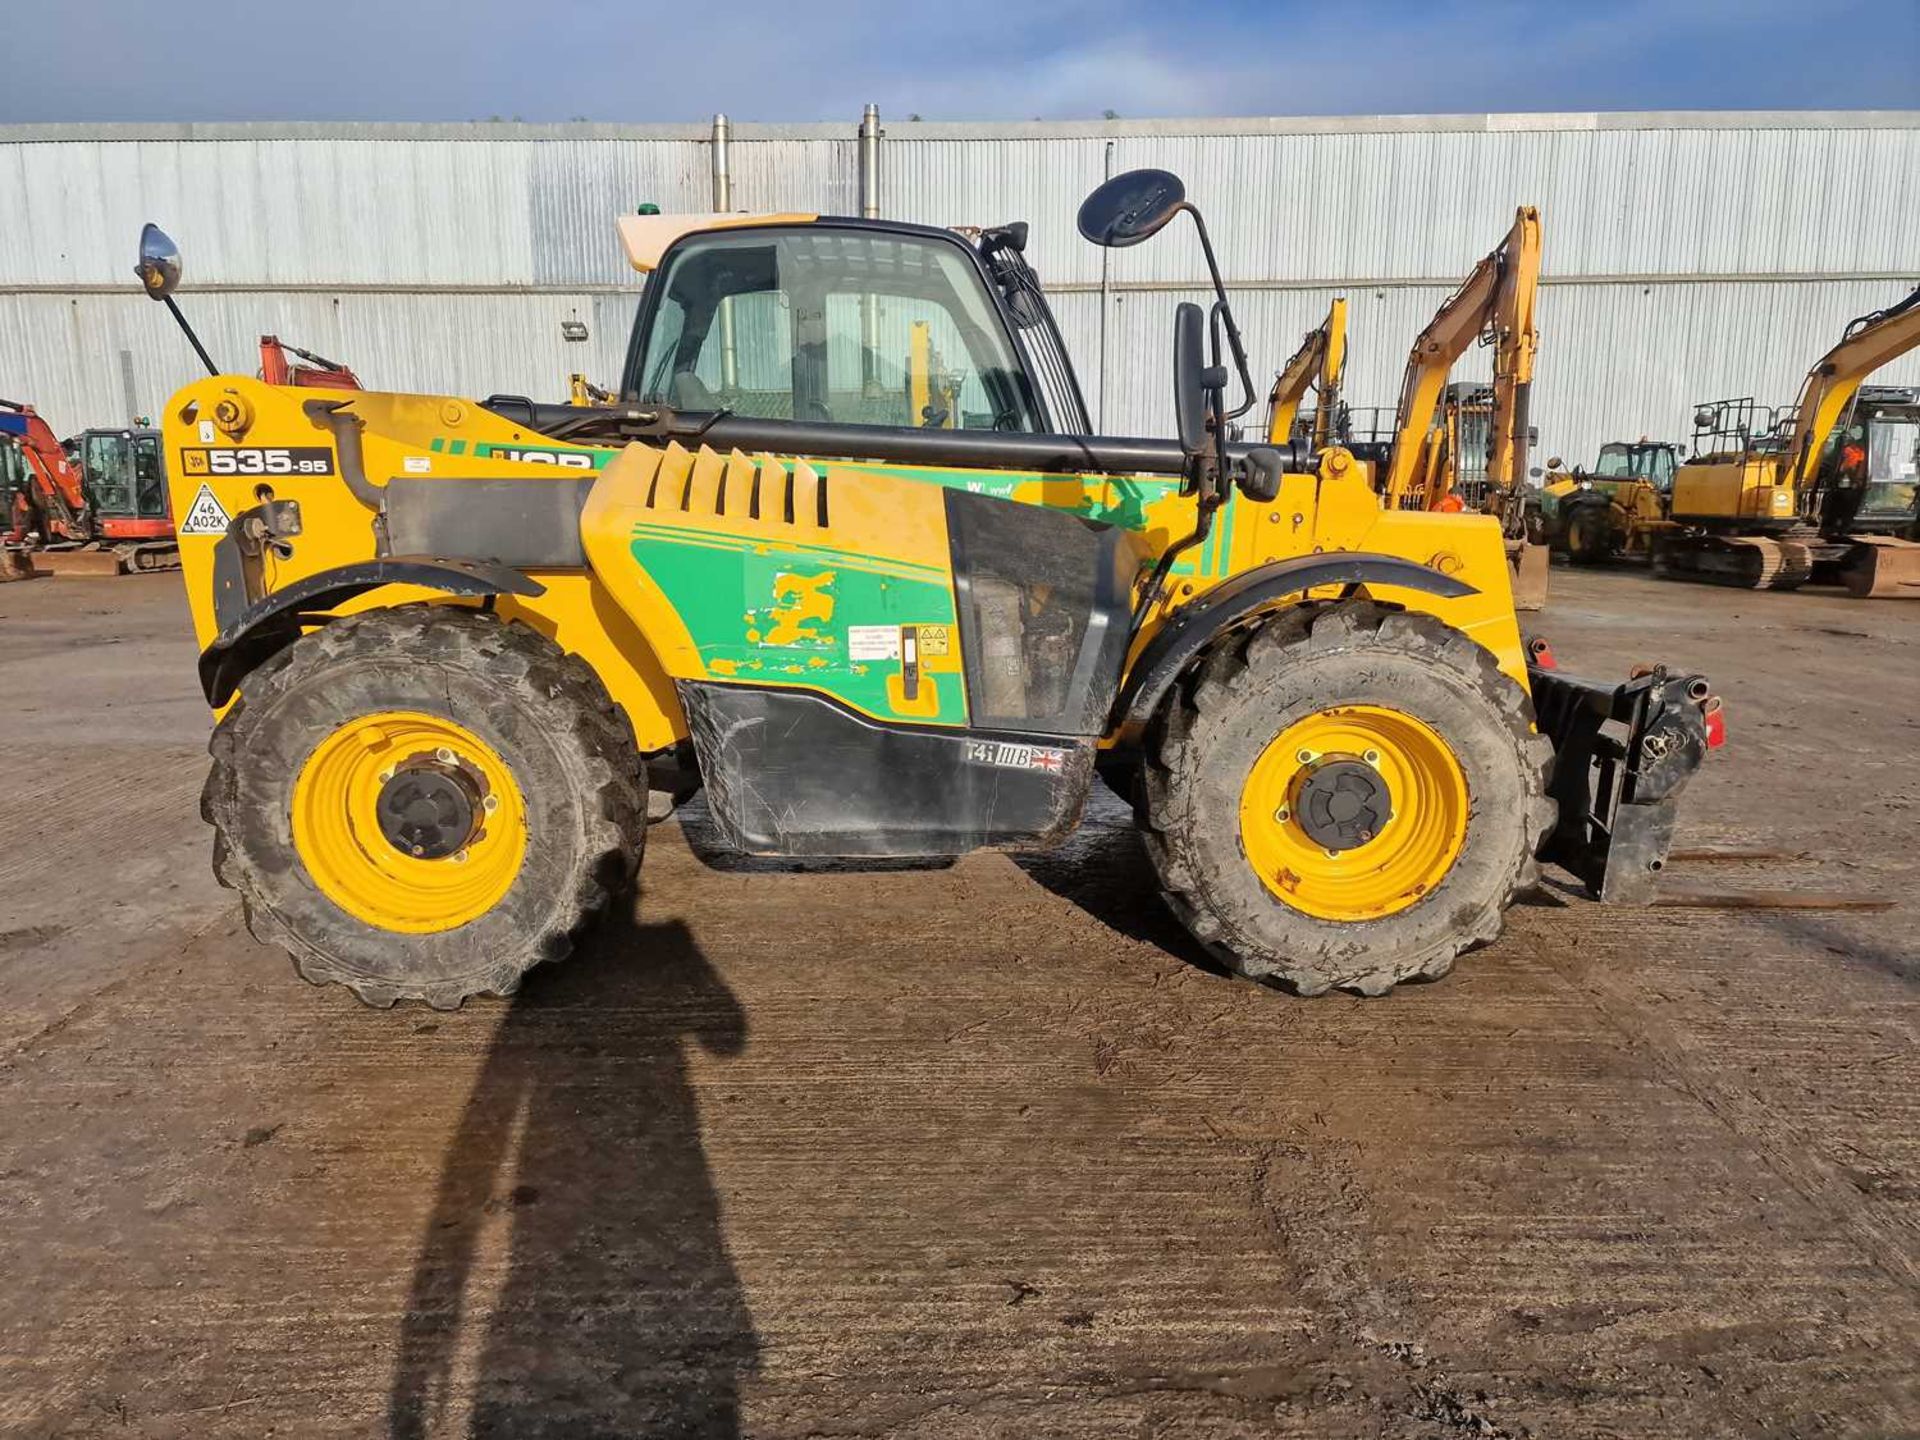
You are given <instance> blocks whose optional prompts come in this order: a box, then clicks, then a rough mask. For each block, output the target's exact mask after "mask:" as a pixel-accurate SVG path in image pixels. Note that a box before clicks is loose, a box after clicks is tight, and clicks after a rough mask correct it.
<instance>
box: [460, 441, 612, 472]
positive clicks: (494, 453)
mask: <svg viewBox="0 0 1920 1440" xmlns="http://www.w3.org/2000/svg"><path fill="white" fill-rule="evenodd" d="M473 453H474V454H475V455H477V456H479V457H480V458H481V459H483V460H513V461H518V462H519V463H520V464H523V465H555V466H558V467H559V468H560V469H562V470H597V469H599V468H600V467H599V465H598V464H597V463H595V462H596V461H597V460H598V459H599V457H598V456H596V455H594V454H593V453H591V452H590V451H586V450H524V449H518V448H515V447H514V446H511V445H480V446H477V447H475V449H474V452H473Z"/></svg>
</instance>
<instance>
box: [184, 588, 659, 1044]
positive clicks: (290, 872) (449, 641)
mask: <svg viewBox="0 0 1920 1440" xmlns="http://www.w3.org/2000/svg"><path fill="white" fill-rule="evenodd" d="M242 692H243V694H242V698H241V699H240V701H239V702H238V703H237V704H236V705H235V706H234V707H233V709H232V710H230V711H229V712H228V714H227V715H226V717H225V718H224V719H223V720H222V721H221V722H220V724H219V726H218V728H217V729H216V730H215V732H214V736H213V742H212V745H211V747H210V748H211V750H212V753H213V768H212V772H211V773H210V774H209V775H208V777H207V786H206V790H205V793H204V794H203V796H202V799H201V810H202V813H203V814H204V815H205V817H206V819H207V820H208V821H209V822H210V823H211V824H212V825H213V827H214V869H215V872H216V873H217V875H218V876H219V879H220V882H221V883H222V884H223V885H226V886H228V887H229V888H231V889H234V890H237V891H239V892H240V896H241V899H242V901H243V902H244V904H245V908H246V916H247V923H248V926H249V928H250V929H251V930H252V931H253V933H254V935H255V936H256V938H258V939H260V940H262V941H265V942H267V943H269V944H275V945H279V946H281V947H283V948H284V949H286V950H287V951H288V952H289V953H290V954H291V955H292V957H293V960H294V964H295V966H296V967H297V968H298V969H299V971H300V973H301V974H302V975H304V976H305V977H306V978H307V979H309V980H311V981H314V982H316V983H322V982H334V983H338V984H342V985H345V986H347V987H348V988H349V989H351V990H353V991H354V993H355V994H357V995H358V996H359V997H360V998H361V999H362V1000H364V1001H366V1002H367V1003H369V1004H374V1005H390V1004H392V1003H393V1002H394V1001H395V1000H405V999H414V1000H425V1001H427V1002H428V1003H429V1004H431V1005H433V1006H435V1007H438V1008H451V1007H453V1006H457V1005H459V1004H460V1003H461V1002H462V1001H463V1000H465V999H466V998H467V997H468V996H470V995H476V994H483V993H491V994H508V993H510V992H511V991H512V990H513V989H514V988H515V987H516V986H517V985H518V984H519V982H520V977H521V975H522V974H523V973H524V972H525V971H526V970H527V969H529V968H530V967H531V966H533V965H535V964H537V963H539V962H540V961H542V960H554V959H558V958H560V957H561V956H563V955H565V954H566V953H567V951H568V950H569V949H570V948H571V947H572V945H573V941H574V938H575V936H576V935H577V934H578V933H579V932H580V931H581V930H582V929H584V928H585V926H586V925H587V924H589V923H590V922H591V921H592V920H593V919H595V918H596V917H597V916H598V915H599V914H600V912H601V911H602V910H603V909H604V908H605V907H606V905H607V903H608V901H609V900H610V899H611V898H612V897H613V896H614V895H616V894H618V893H619V892H620V891H622V890H624V889H625V888H626V887H627V885H628V884H629V883H630V882H631V880H632V877H633V874H634V870H635V867H636V866H637V864H638V861H639V853H640V846H641V844H642V842H643V840H644V837H645V832H646V823H645V811H644V808H643V805H644V799H643V797H644V796H645V794H646V781H645V776H644V773H643V766H642V762H641V760H640V758H639V756H638V755H637V754H636V753H635V751H634V748H633V744H632V741H631V738H630V736H629V735H628V733H627V729H626V726H625V724H624V722H622V721H621V720H620V718H619V716H618V714H617V713H616V712H615V710H614V708H613V705H612V702H611V701H610V700H609V699H608V698H607V694H606V691H605V690H604V688H603V687H602V686H601V684H600V682H599V679H598V678H597V677H596V676H595V675H594V674H593V672H592V671H591V670H590V669H589V668H588V667H587V666H586V665H585V664H584V663H583V662H582V661H580V660H579V659H577V658H575V657H573V656H569V655H567V654H566V653H565V652H563V651H562V650H560V649H559V648H558V647H557V646H556V645H554V644H553V643H552V642H551V641H549V640H547V639H546V638H544V637H543V636H541V635H539V634H537V633H536V632H534V631H533V630H530V629H528V628H526V627H525V626H521V625H514V624H507V623H502V622H501V621H499V620H497V619H495V618H494V617H493V616H491V615H484V614H480V613H477V612H474V611H468V610H462V609H456V608H453V607H449V606H443V605H406V606H400V607H396V608H394V609H391V610H376V611H371V612H368V613H365V614H361V615H354V616H349V617H348V618H346V619H343V620H336V621H334V622H332V623H331V624H328V625H326V626H324V627H323V628H321V629H319V630H316V631H314V632H312V633H311V634H308V635H306V636H304V637H303V638H301V639H299V640H297V641H295V642H294V643H293V644H292V645H290V646H289V647H287V649H285V650H283V651H281V652H280V653H279V654H277V655H275V656H274V657H273V658H272V659H270V660H268V661H267V662H266V663H265V664H263V665H262V666H261V667H260V668H259V669H258V670H256V671H254V672H253V673H252V674H250V675H248V676H247V678H246V680H245V681H244V682H243V684H242Z"/></svg>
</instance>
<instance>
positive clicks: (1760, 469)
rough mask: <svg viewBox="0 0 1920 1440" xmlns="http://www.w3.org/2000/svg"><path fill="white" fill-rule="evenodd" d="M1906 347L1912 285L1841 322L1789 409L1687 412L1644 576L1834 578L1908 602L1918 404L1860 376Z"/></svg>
mask: <svg viewBox="0 0 1920 1440" xmlns="http://www.w3.org/2000/svg"><path fill="white" fill-rule="evenodd" d="M1917 347H1920V289H1917V290H1915V291H1914V292H1913V293H1912V294H1911V295H1909V296H1907V297H1906V299H1904V300H1901V301H1900V302H1898V303H1897V304H1894V305H1890V306H1888V307H1887V308H1886V309H1884V310H1875V311H1872V312H1871V313H1869V314H1866V315H1861V316H1858V317H1856V318H1855V319H1854V320H1852V321H1850V322H1849V323H1848V325H1847V328H1846V330H1845V332H1844V333H1843V334H1842V335H1841V337H1840V343H1839V344H1837V345H1835V346H1834V347H1833V348H1832V349H1831V350H1829V351H1828V352H1827V353H1826V354H1825V355H1823V356H1821V357H1820V359H1819V360H1818V361H1817V362H1815V364H1814V366H1813V368H1812V369H1811V370H1809V371H1808V372H1807V378H1806V380H1805V382H1804V383H1803V384H1802V385H1801V387H1800V398H1799V401H1798V403H1796V404H1795V405H1794V406H1792V407H1791V408H1787V409H1770V408H1768V407H1766V406H1762V405H1758V404H1756V403H1755V402H1754V401H1753V399H1751V398H1750V397H1747V398H1741V399H1736V400H1715V401H1711V402H1709V403H1707V404H1705V405H1701V406H1699V407H1697V409H1696V411H1695V414H1694V417H1693V420H1694V444H1693V458H1692V459H1691V460H1689V461H1688V462H1687V463H1686V464H1684V465H1682V466H1681V467H1680V469H1679V471H1678V473H1677V474H1676V475H1675V476H1674V480H1673V504H1672V507H1671V511H1670V517H1671V519H1672V520H1673V521H1674V526H1673V528H1671V529H1669V530H1665V531H1663V532H1662V533H1661V534H1660V535H1659V536H1658V537H1657V538H1656V541H1655V545H1654V556H1653V558H1654V573H1655V574H1657V575H1661V576H1664V577H1667V578H1672V579H1683V580H1707V581H1713V582H1716V583H1719V584H1723V585H1740V586H1745V587H1747V588H1750V589H1771V590H1791V589H1794V588H1797V587H1798V586H1800V585H1803V584H1805V583H1807V582H1808V581H1809V580H1814V581H1833V582H1836V583H1841V584H1844V585H1846V587H1847V588H1848V589H1849V590H1851V591H1852V592H1853V593H1854V594H1855V595H1860V596H1874V597H1893V596H1900V597H1905V598H1910V599H1920V543H1916V540H1915V538H1914V531H1915V523H1916V515H1915V504H1916V500H1915V491H1916V485H1915V479H1916V468H1920V410H1917V409H1916V407H1915V405H1914V403H1913V401H1914V396H1913V393H1912V392H1911V391H1904V390H1891V389H1887V388H1884V387H1873V388H1865V387H1863V384H1862V382H1864V381H1865V380H1866V378H1867V377H1868V376H1869V375H1871V374H1873V372H1874V371H1876V370H1878V369H1879V368H1880V367H1881V366H1883V365H1886V364H1889V363H1890V362H1892V361H1894V360H1896V359H1898V358H1899V357H1900V356H1902V355H1904V354H1906V353H1907V352H1908V351H1910V350H1913V349H1915V348H1917Z"/></svg>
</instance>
